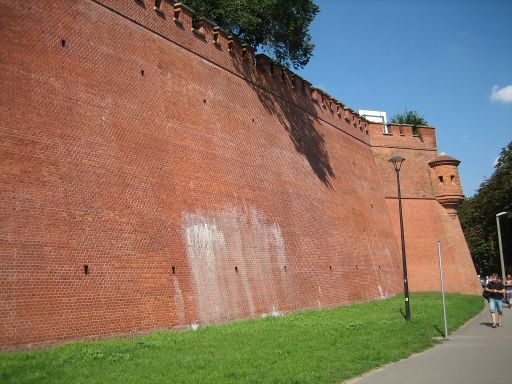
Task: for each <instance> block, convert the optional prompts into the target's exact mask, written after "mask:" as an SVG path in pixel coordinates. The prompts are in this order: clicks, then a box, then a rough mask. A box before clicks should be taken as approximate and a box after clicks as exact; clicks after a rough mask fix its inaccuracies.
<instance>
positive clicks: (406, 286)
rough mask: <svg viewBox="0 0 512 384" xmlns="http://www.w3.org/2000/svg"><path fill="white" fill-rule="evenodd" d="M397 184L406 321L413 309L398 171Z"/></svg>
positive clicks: (398, 174)
mask: <svg viewBox="0 0 512 384" xmlns="http://www.w3.org/2000/svg"><path fill="white" fill-rule="evenodd" d="M396 183H397V186H398V211H399V213H400V238H401V240H402V263H403V272H404V299H405V320H407V321H409V320H411V309H410V307H409V282H408V280H407V261H406V258H405V239H404V220H403V218H402V195H401V193H400V170H399V169H396Z"/></svg>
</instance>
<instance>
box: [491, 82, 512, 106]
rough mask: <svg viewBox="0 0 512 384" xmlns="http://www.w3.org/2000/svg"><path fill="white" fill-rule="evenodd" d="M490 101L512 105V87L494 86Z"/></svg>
mask: <svg viewBox="0 0 512 384" xmlns="http://www.w3.org/2000/svg"><path fill="white" fill-rule="evenodd" d="M490 99H491V101H498V102H502V103H512V85H507V86H505V87H503V88H500V87H498V86H497V85H494V86H493V87H492V89H491V97H490Z"/></svg>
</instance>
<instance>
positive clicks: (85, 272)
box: [84, 264, 89, 275]
mask: <svg viewBox="0 0 512 384" xmlns="http://www.w3.org/2000/svg"><path fill="white" fill-rule="evenodd" d="M84 274H86V275H88V274H89V266H88V265H87V264H84Z"/></svg>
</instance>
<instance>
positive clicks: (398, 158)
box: [388, 156, 405, 172]
mask: <svg viewBox="0 0 512 384" xmlns="http://www.w3.org/2000/svg"><path fill="white" fill-rule="evenodd" d="M404 160H405V159H404V158H403V157H401V156H393V157H392V158H391V159H389V160H388V161H389V162H390V163H393V167H395V171H397V172H399V171H400V168H401V167H402V163H403V162H404Z"/></svg>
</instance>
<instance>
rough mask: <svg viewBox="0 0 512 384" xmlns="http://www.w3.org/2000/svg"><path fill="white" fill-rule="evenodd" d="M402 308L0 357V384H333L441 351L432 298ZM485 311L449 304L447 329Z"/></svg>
mask: <svg viewBox="0 0 512 384" xmlns="http://www.w3.org/2000/svg"><path fill="white" fill-rule="evenodd" d="M402 308H403V298H402V297H400V296H398V297H395V298H392V299H388V300H383V301H373V302H369V303H364V304H356V305H352V306H349V307H341V308H337V309H330V310H311V311H304V312H299V313H295V314H292V315H289V316H283V317H269V318H265V319H257V320H246V321H238V322H235V323H230V324H226V325H220V326H210V327H204V328H200V329H199V330H197V331H180V332H157V333H154V334H151V335H149V336H144V337H138V338H132V339H110V340H103V341H93V342H74V343H68V344H63V345H60V346H57V347H54V348H49V349H46V350H41V351H35V352H23V353H0V382H1V383H4V384H7V383H123V384H128V383H137V384H141V383H173V384H174V383H187V384H190V383H201V384H202V383H237V384H239V383H279V384H282V383H315V384H318V383H339V382H340V381H342V380H346V379H348V378H351V377H354V376H357V375H360V374H362V373H363V372H366V371H368V370H370V369H372V368H375V367H377V366H379V365H383V364H386V363H389V362H392V361H397V360H400V359H402V358H404V357H406V356H409V355H411V354H412V353H415V352H419V351H422V350H424V349H427V348H429V347H431V346H433V345H434V344H435V343H437V342H438V341H437V340H436V339H433V337H434V336H441V333H440V331H439V330H442V329H444V325H443V312H442V306H441V298H440V295H439V294H435V293H421V294H413V295H412V297H411V314H412V321H410V322H408V323H407V322H405V320H404V319H403V317H402V314H401V309H402ZM482 308H483V300H482V298H481V297H479V296H468V295H461V294H449V295H448V296H447V312H448V319H449V329H450V330H451V331H453V330H455V329H457V328H458V327H460V325H462V324H463V323H464V322H466V321H467V320H468V319H470V318H471V317H473V316H475V315H476V314H477V313H479V312H480V311H481V310H482Z"/></svg>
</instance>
